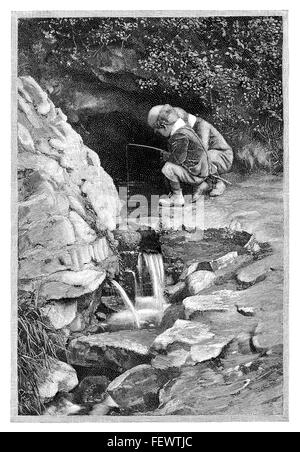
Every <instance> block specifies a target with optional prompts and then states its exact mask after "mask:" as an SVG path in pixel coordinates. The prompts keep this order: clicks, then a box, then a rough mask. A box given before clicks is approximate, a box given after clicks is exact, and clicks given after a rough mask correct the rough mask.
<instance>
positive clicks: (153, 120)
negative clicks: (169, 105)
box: [147, 105, 163, 128]
mask: <svg viewBox="0 0 300 452" xmlns="http://www.w3.org/2000/svg"><path fill="white" fill-rule="evenodd" d="M162 108H163V105H156V106H155V107H153V108H151V110H150V111H149V113H148V121H147V122H148V125H149V126H150V127H152V128H155V126H156V125H157V120H158V117H159V114H160V112H161V110H162Z"/></svg>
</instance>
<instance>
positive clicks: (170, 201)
mask: <svg viewBox="0 0 300 452" xmlns="http://www.w3.org/2000/svg"><path fill="white" fill-rule="evenodd" d="M170 186H171V190H172V192H171V193H170V194H169V196H163V197H161V198H160V200H159V205H160V206H162V207H183V206H184V197H183V194H182V190H181V187H180V183H179V182H174V181H170Z"/></svg>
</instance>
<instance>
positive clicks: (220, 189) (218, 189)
mask: <svg viewBox="0 0 300 452" xmlns="http://www.w3.org/2000/svg"><path fill="white" fill-rule="evenodd" d="M225 190H226V184H225V182H223V181H222V180H218V182H217V183H216V185H215V187H214V189H213V190H212V191H211V192H210V194H209V196H211V197H212V198H215V197H217V196H221V195H223V193H224V191H225Z"/></svg>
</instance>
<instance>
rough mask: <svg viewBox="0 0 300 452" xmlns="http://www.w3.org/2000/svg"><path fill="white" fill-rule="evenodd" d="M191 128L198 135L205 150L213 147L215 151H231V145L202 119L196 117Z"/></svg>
mask: <svg viewBox="0 0 300 452" xmlns="http://www.w3.org/2000/svg"><path fill="white" fill-rule="evenodd" d="M193 129H194V131H195V132H196V134H197V135H198V136H199V137H200V139H201V141H202V143H203V146H204V148H205V149H206V150H207V151H208V150H210V149H215V150H217V151H227V150H230V151H231V147H230V146H229V144H228V143H227V142H226V140H225V138H224V137H223V136H222V135H221V134H220V132H219V131H218V130H217V129H216V128H215V127H214V126H212V125H211V124H210V123H209V122H207V121H205V120H204V119H202V118H199V117H197V121H196V122H195V124H194V127H193Z"/></svg>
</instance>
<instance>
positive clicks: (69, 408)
mask: <svg viewBox="0 0 300 452" xmlns="http://www.w3.org/2000/svg"><path fill="white" fill-rule="evenodd" d="M72 399H73V398H72V397H70V396H69V394H66V395H59V397H57V398H55V400H53V402H51V403H50V404H49V405H47V408H46V409H45V411H44V413H43V416H74V415H75V414H78V413H79V412H80V411H81V410H82V407H81V406H80V405H77V404H76V403H73V401H72Z"/></svg>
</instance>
